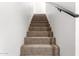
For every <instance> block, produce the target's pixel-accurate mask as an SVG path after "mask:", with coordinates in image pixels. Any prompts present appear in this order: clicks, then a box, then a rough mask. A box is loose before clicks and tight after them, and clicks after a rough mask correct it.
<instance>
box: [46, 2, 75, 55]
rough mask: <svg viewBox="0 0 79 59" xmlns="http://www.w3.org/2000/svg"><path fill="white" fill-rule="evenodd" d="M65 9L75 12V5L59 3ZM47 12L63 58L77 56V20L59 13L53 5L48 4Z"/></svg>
mask: <svg viewBox="0 0 79 59" xmlns="http://www.w3.org/2000/svg"><path fill="white" fill-rule="evenodd" d="M57 4H59V5H61V6H63V7H65V8H68V9H70V10H72V11H75V3H72V2H71V3H70V2H68V3H65V2H62V3H57ZM46 12H47V16H48V20H49V23H50V25H51V27H52V30H53V31H54V35H55V37H56V39H57V43H58V45H59V46H60V55H61V56H74V55H75V19H74V18H73V17H72V16H70V15H68V14H66V13H64V12H61V13H60V12H59V11H58V10H57V9H56V8H55V7H53V6H52V5H51V4H48V3H46Z"/></svg>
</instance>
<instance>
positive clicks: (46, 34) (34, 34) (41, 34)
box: [27, 31, 53, 37]
mask: <svg viewBox="0 0 79 59" xmlns="http://www.w3.org/2000/svg"><path fill="white" fill-rule="evenodd" d="M27 36H28V37H52V36H53V33H52V32H41V31H40V32H35V31H33V32H31V31H30V32H27Z"/></svg>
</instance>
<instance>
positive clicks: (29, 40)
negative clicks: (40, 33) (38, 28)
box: [24, 37, 52, 44]
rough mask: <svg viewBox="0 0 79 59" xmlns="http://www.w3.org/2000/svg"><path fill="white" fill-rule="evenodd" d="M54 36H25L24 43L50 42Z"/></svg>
mask: <svg viewBox="0 0 79 59" xmlns="http://www.w3.org/2000/svg"><path fill="white" fill-rule="evenodd" d="M51 39H52V38H50V37H49V38H31V37H30V38H25V39H24V44H50V41H51Z"/></svg>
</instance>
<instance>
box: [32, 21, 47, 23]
mask: <svg viewBox="0 0 79 59" xmlns="http://www.w3.org/2000/svg"><path fill="white" fill-rule="evenodd" d="M31 23H48V21H32V22H31Z"/></svg>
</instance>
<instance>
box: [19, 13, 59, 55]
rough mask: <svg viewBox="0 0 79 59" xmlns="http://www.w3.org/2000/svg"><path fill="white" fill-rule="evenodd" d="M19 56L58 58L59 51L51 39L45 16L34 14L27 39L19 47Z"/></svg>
mask: <svg viewBox="0 0 79 59" xmlns="http://www.w3.org/2000/svg"><path fill="white" fill-rule="evenodd" d="M20 55H21V56H59V55H60V49H59V46H58V45H57V44H56V39H55V38H54V37H53V32H52V30H51V27H50V24H49V22H48V19H47V17H46V15H45V14H34V16H33V18H32V21H31V24H30V27H29V30H28V32H27V37H25V38H24V44H23V45H22V47H21V54H20Z"/></svg>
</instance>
